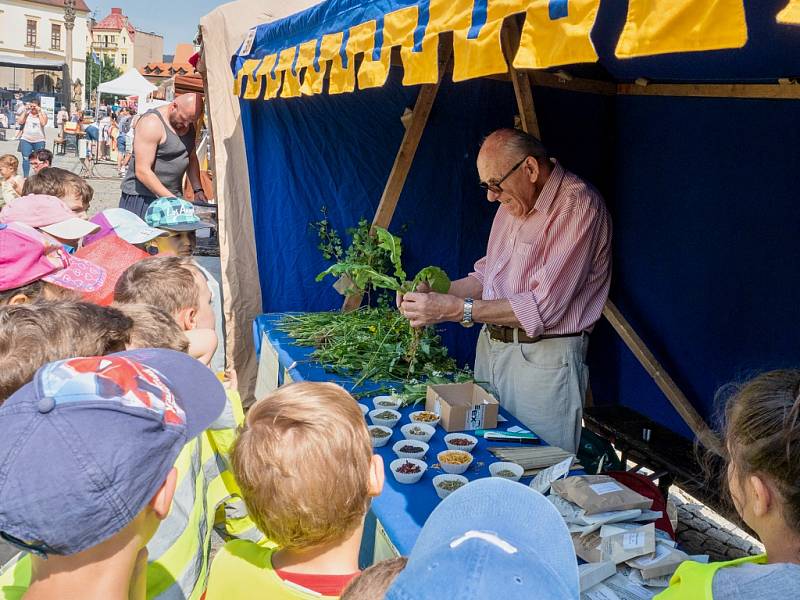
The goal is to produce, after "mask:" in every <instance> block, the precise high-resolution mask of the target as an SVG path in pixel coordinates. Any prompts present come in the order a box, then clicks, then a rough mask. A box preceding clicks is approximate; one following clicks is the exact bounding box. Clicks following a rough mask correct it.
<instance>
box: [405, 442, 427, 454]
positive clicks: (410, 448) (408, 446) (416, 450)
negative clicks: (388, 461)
mask: <svg viewBox="0 0 800 600" xmlns="http://www.w3.org/2000/svg"><path fill="white" fill-rule="evenodd" d="M422 451H423V448H420V447H419V446H412V445H411V444H406V445H405V446H403V447H402V448H400V452H405V453H406V454H417V453H419V452H422Z"/></svg>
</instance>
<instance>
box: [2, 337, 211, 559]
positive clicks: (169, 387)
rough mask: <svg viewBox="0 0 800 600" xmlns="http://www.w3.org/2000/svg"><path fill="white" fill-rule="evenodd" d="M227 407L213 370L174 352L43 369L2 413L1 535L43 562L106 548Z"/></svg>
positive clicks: (100, 358) (77, 361)
mask: <svg viewBox="0 0 800 600" xmlns="http://www.w3.org/2000/svg"><path fill="white" fill-rule="evenodd" d="M224 406H225V390H224V389H223V387H222V384H221V383H220V382H219V381H218V380H217V378H216V377H215V375H214V373H212V372H211V370H210V369H208V368H207V367H205V366H204V365H203V364H202V363H200V362H199V361H197V360H195V359H193V358H191V357H190V356H188V355H186V354H183V353H181V352H175V351H173V350H163V349H144V350H134V351H130V352H120V353H117V354H111V355H108V356H97V357H89V358H71V359H67V360H62V361H57V362H52V363H49V364H47V365H45V366H43V367H42V368H40V369H39V370H38V371H37V372H36V375H35V376H34V379H33V381H32V382H30V383H28V384H27V385H25V386H24V387H22V388H21V389H19V390H18V391H17V392H15V393H14V394H13V395H12V396H11V397H10V398H8V400H6V401H5V403H4V404H3V405H2V406H0V439H2V440H3V444H2V446H0V538H2V539H4V540H6V541H8V542H10V543H11V544H13V545H15V546H17V547H19V548H22V549H25V550H28V551H31V552H34V553H37V554H39V555H45V556H46V555H48V554H56V555H69V554H75V553H78V552H81V551H83V550H86V549H87V548H91V547H93V546H96V545H97V544H99V543H101V542H103V541H105V540H106V539H108V538H110V537H111V536H113V535H115V534H116V533H118V532H119V531H120V530H121V529H123V528H124V527H125V526H126V525H128V523H130V522H131V521H132V520H133V519H134V518H135V517H136V515H138V514H139V512H141V511H142V509H144V508H145V506H147V504H148V503H149V502H150V500H151V499H152V497H153V496H154V495H155V493H156V491H157V490H158V489H159V488H160V487H161V485H162V484H163V483H164V480H165V479H166V477H167V474H168V473H169V471H170V469H172V467H173V464H174V462H175V460H176V459H177V457H178V454H179V453H180V451H181V449H182V448H183V446H184V445H185V444H186V443H187V442H188V441H189V440H191V439H192V438H194V437H196V436H198V435H199V434H200V433H202V432H203V431H204V430H205V429H206V428H208V426H209V425H211V423H212V422H213V421H214V420H215V419H217V418H218V417H219V415H220V414H221V413H222V410H223V408H224Z"/></svg>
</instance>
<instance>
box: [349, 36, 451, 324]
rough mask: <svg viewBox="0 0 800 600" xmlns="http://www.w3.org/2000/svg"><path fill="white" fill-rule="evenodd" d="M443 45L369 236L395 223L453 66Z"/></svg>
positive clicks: (353, 303)
mask: <svg viewBox="0 0 800 600" xmlns="http://www.w3.org/2000/svg"><path fill="white" fill-rule="evenodd" d="M442 43H444V44H445V47H444V49H443V50H442V52H441V54H440V56H439V79H438V81H437V82H436V83H429V84H425V85H423V86H421V87H420V90H419V95H417V100H416V102H415V103H414V110H413V111H412V113H411V119H410V121H409V124H408V127H407V128H406V132H405V134H404V135H403V141H402V142H400V149H399V150H398V151H397V156H396V157H395V159H394V165H392V170H391V172H390V173H389V178H388V179H387V181H386V187H384V189H383V195H382V196H381V200H380V202H379V203H378V208H377V210H376V211H375V216H374V217H373V219H372V229H371V232H370V233H371V234H373V235H374V234H375V228H376V227H382V228H384V229H386V228H388V227H389V224H390V223H391V222H392V217H393V216H394V211H395V209H396V208H397V201H398V200H399V199H400V194H401V192H402V191H403V186H404V185H405V183H406V178H407V177H408V172H409V171H410V170H411V164H412V163H413V162H414V155H415V154H416V153H417V148H418V147H419V142H420V140H421V139H422V134H423V133H424V131H425V125H426V124H427V123H428V117H429V116H430V114H431V109H432V108H433V102H434V101H435V100H436V94H437V93H438V92H439V86H440V85H441V83H442V77H443V76H444V73H445V71H446V70H447V64H448V63H449V62H450V56H451V54H452V52H453V46H452V44H450V43H448V41H446V40H442ZM362 297H363V294H350V295H348V296H347V297H346V298H345V299H344V304H343V305H342V310H343V311H344V312H347V311H351V310H355V309H357V308H358V307H359V306H361V299H362Z"/></svg>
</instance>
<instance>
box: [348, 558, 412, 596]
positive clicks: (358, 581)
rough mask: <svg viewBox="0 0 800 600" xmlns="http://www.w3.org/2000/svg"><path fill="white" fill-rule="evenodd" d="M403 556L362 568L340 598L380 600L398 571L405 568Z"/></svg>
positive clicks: (406, 560)
mask: <svg viewBox="0 0 800 600" xmlns="http://www.w3.org/2000/svg"><path fill="white" fill-rule="evenodd" d="M407 562H408V559H407V558H406V557H405V556H397V557H395V558H387V559H386V560H382V561H380V562H376V563H375V564H374V565H372V566H370V567H367V568H366V569H364V570H363V571H362V572H361V574H360V575H359V576H358V577H356V578H355V579H353V581H351V582H350V583H349V584H348V586H347V587H346V588H345V590H344V591H343V592H342V595H341V600H380V599H381V598H383V597H384V596H385V595H386V590H388V589H389V586H390V585H392V582H393V581H394V579H395V577H397V575H398V573H400V571H402V570H403V569H405V567H406V563H407Z"/></svg>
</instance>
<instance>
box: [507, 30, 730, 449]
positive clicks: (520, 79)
mask: <svg viewBox="0 0 800 600" xmlns="http://www.w3.org/2000/svg"><path fill="white" fill-rule="evenodd" d="M509 25H510V26H509ZM518 45H519V24H518V23H517V21H516V20H515V19H511V20H510V21H509V22H508V23H506V27H505V28H504V29H503V48H504V51H505V53H506V58H507V60H508V63H509V71H510V75H511V82H512V83H513V84H514V93H515V95H516V97H517V105H518V107H519V114H520V119H521V120H522V129H524V130H525V131H527V132H528V133H531V134H533V135H535V136H536V137H539V138H540V133H539V123H538V121H537V119H536V110H535V107H534V104H533V93H532V91H531V83H530V80H529V78H528V74H527V73H524V72H521V71H517V70H516V69H515V68H514V67H513V66H512V64H511V61H512V58H513V52H514V50H515V49H516V48H517V47H518ZM540 139H541V138H540ZM603 315H604V316H605V318H606V319H607V320H608V322H609V323H611V326H612V327H613V328H614V330H615V331H616V332H617V333H618V334H619V336H620V337H621V338H622V341H624V342H625V345H626V346H628V348H629V349H630V351H631V352H633V354H634V356H636V358H637V359H638V360H639V362H640V363H641V364H642V366H643V367H644V368H645V370H646V371H647V372H648V374H649V375H650V376H651V377H652V378H653V381H655V383H656V385H657V386H658V387H659V389H661V391H662V392H663V393H664V395H665V396H666V397H667V399H668V400H669V401H670V403H671V404H672V406H673V407H674V408H675V410H676V411H677V412H678V414H679V415H680V416H681V417H682V418H683V420H684V421H686V423H687V425H689V427H690V428H691V430H692V432H693V433H694V434H695V435H696V436H697V439H698V440H700V442H701V443H702V444H703V445H704V446H705V447H706V448H708V449H709V450H712V451H714V452H717V453H718V452H719V439H718V438H717V436H716V435H715V434H714V433H713V432H712V431H711V429H710V428H709V427H708V425H707V424H706V422H705V421H704V420H703V417H701V416H700V414H699V413H698V412H697V410H695V408H694V406H692V403H691V402H689V399H688V398H687V397H686V396H685V395H684V394H683V392H681V390H680V389H679V388H678V386H677V384H676V383H675V381H674V380H673V379H672V378H671V377H670V376H669V375H668V374H667V373H666V371H664V368H663V367H662V366H661V364H660V363H659V362H658V361H657V360H656V358H655V356H653V353H652V352H650V350H649V349H648V348H647V346H646V345H645V343H644V342H643V341H642V338H640V337H639V336H638V335H637V334H636V332H635V331H634V330H633V328H632V327H631V325H630V323H628V321H627V320H625V317H623V316H622V313H621V312H620V311H619V309H618V308H617V307H616V306H615V305H614V303H613V302H612V301H611V300H608V301H607V302H606V305H605V308H604V309H603Z"/></svg>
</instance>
